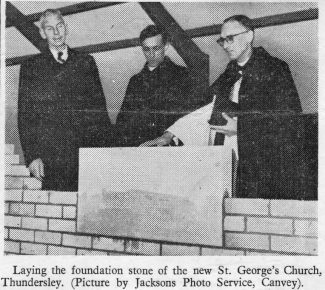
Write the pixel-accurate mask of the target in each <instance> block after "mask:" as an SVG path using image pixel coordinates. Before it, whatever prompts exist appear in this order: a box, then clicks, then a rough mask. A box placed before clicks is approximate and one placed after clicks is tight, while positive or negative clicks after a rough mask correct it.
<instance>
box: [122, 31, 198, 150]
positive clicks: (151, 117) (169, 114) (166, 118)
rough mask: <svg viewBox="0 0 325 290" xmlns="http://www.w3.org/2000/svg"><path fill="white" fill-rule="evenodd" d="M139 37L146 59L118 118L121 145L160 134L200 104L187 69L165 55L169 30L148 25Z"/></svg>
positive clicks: (130, 82)
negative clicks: (192, 90)
mask: <svg viewBox="0 0 325 290" xmlns="http://www.w3.org/2000/svg"><path fill="white" fill-rule="evenodd" d="M139 40H140V43H141V46H142V51H143V54H144V56H145V58H146V60H147V62H146V64H145V66H144V68H143V69H142V70H141V71H140V72H139V73H138V74H136V75H134V76H133V77H132V78H131V79H130V81H129V84H128V87H127V90H126V94H125V98H124V101H123V104H122V107H121V110H120V113H119V115H118V117H117V121H116V124H117V127H118V128H119V129H120V134H121V138H120V142H119V144H118V145H119V146H131V147H132V146H139V145H141V144H142V143H143V142H145V141H147V140H151V139H154V138H156V137H158V136H160V135H161V134H163V132H164V131H165V130H166V129H167V128H168V127H169V126H171V125H172V124H173V123H174V122H175V121H176V120H177V119H178V118H180V117H181V116H183V115H184V114H186V113H188V112H191V111H192V110H193V108H195V106H196V103H197V102H196V101H195V100H194V99H193V98H192V96H193V95H192V94H191V81H190V78H189V75H188V71H187V69H186V68H185V67H182V66H178V65H176V64H175V63H173V62H172V61H171V60H170V59H169V58H168V57H167V56H165V53H166V51H167V49H168V46H169V44H168V41H167V35H166V33H165V32H164V31H162V30H161V29H160V28H159V27H157V26H154V25H149V26H147V27H146V28H145V29H144V30H143V31H142V32H141V34H140V39H139Z"/></svg>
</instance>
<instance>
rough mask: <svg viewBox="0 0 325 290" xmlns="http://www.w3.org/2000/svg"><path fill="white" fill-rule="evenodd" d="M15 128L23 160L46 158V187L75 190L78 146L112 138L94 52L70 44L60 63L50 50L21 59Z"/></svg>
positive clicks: (108, 143) (102, 144)
mask: <svg viewBox="0 0 325 290" xmlns="http://www.w3.org/2000/svg"><path fill="white" fill-rule="evenodd" d="M18 128H19V134H20V140H21V145H22V148H23V151H24V156H25V161H26V164H27V165H29V164H30V162H32V161H33V160H35V159H37V158H41V159H42V161H43V162H44V164H45V175H46V177H45V180H44V184H43V185H44V188H46V189H55V190H77V179H78V149H79V148H81V147H97V146H105V147H106V146H110V144H111V140H110V139H111V124H110V120H109V117H108V114H107V110H106V102H105V97H104V94H103V90H102V86H101V82H100V79H99V75H98V70H97V66H96V63H95V61H94V59H93V57H92V56H89V55H84V54H80V53H78V52H76V51H74V50H72V49H69V51H68V59H67V61H66V62H65V63H64V64H60V63H58V62H56V60H55V59H54V58H53V56H52V54H51V52H50V51H49V50H48V52H47V53H44V54H41V55H38V56H36V57H33V58H31V59H28V60H27V61H26V62H25V63H23V64H22V66H21V70H20V84H19V95H18Z"/></svg>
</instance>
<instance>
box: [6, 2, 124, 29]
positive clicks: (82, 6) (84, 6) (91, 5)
mask: <svg viewBox="0 0 325 290" xmlns="http://www.w3.org/2000/svg"><path fill="white" fill-rule="evenodd" d="M123 3H127V2H81V3H77V4H73V5H69V6H64V7H61V8H58V9H59V10H60V11H61V13H62V15H63V16H65V15H71V14H76V13H81V12H87V11H91V10H95V9H100V8H104V7H109V6H113V5H117V4H123ZM41 14H42V12H38V13H33V14H29V15H26V16H25V17H26V21H27V22H36V21H38V20H39V19H40V17H41ZM16 25H19V20H18V19H16V20H15V21H10V20H9V21H8V19H7V21H6V27H11V26H16Z"/></svg>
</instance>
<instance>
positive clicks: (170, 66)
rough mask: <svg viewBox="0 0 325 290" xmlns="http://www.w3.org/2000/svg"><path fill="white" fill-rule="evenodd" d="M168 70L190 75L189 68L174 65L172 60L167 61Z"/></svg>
mask: <svg viewBox="0 0 325 290" xmlns="http://www.w3.org/2000/svg"><path fill="white" fill-rule="evenodd" d="M166 68H167V69H170V70H172V71H175V72H177V73H188V69H187V67H185V66H181V65H178V64H176V63H174V62H173V61H172V60H170V59H169V58H167V59H166Z"/></svg>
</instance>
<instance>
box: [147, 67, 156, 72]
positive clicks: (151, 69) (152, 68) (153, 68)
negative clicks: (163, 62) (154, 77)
mask: <svg viewBox="0 0 325 290" xmlns="http://www.w3.org/2000/svg"><path fill="white" fill-rule="evenodd" d="M156 68H157V67H156V66H155V67H153V66H148V69H149V70H150V71H153V70H155V69H156Z"/></svg>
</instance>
